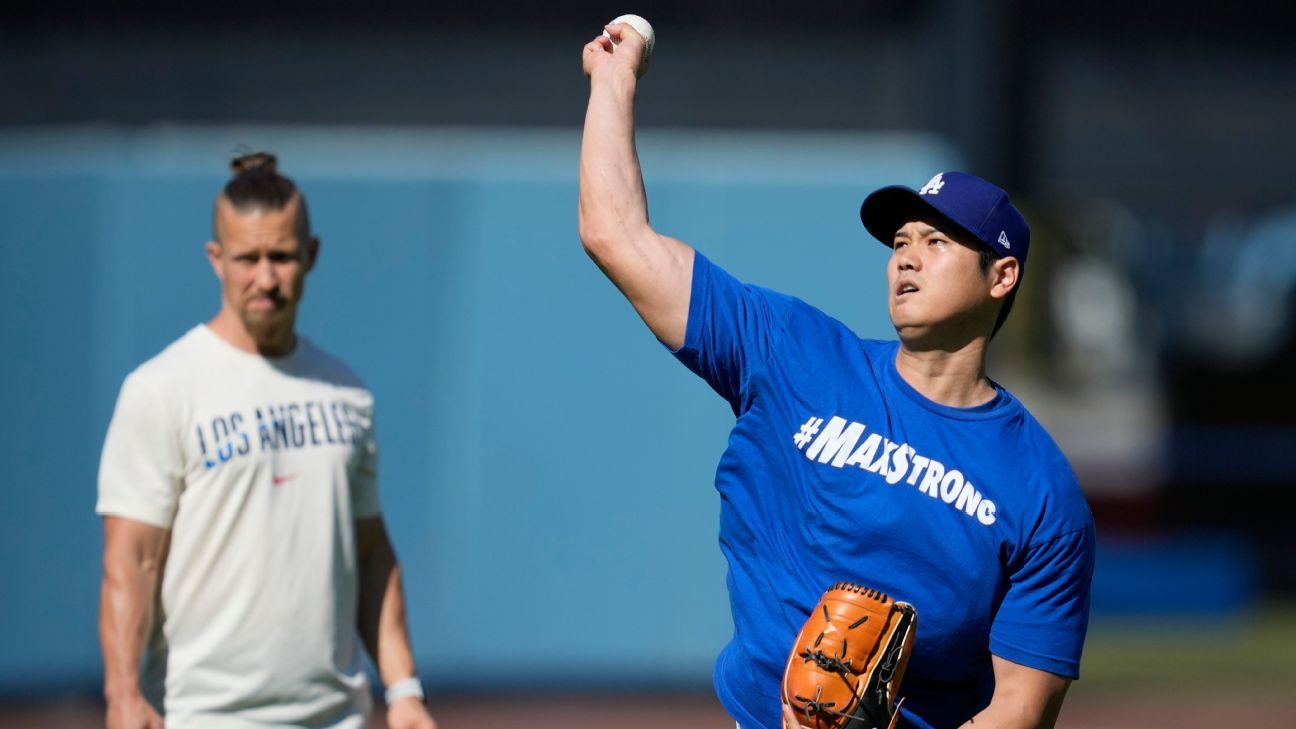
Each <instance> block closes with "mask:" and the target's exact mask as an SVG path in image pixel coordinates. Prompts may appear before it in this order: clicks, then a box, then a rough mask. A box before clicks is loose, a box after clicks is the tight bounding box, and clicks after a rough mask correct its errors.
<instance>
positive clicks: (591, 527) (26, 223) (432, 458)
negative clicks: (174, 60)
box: [0, 127, 957, 692]
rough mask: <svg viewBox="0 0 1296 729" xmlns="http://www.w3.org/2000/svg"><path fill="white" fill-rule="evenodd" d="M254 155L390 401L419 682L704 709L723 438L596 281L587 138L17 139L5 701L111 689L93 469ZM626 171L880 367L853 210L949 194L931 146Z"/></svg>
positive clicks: (312, 328)
mask: <svg viewBox="0 0 1296 729" xmlns="http://www.w3.org/2000/svg"><path fill="white" fill-rule="evenodd" d="M240 144H242V145H247V146H248V147H251V148H266V149H270V150H272V151H274V152H276V153H277V154H278V155H279V157H280V160H281V166H282V168H283V169H284V171H285V172H287V173H288V174H290V175H292V176H294V177H295V178H296V179H297V181H298V183H299V184H300V185H301V187H302V188H303V189H304V190H305V191H306V193H307V195H308V199H309V202H310V205H311V213H312V218H313V222H314V224H315V228H316V231H317V232H318V233H319V235H320V236H321V237H322V239H323V248H322V252H321V258H320V262H319V265H318V267H317V268H316V270H315V272H314V273H313V274H312V275H311V278H310V279H309V287H308V295H307V297H306V300H305V303H304V306H303V312H302V316H301V319H300V322H299V324H300V329H301V331H302V332H304V333H305V334H306V335H307V336H309V337H311V338H313V339H314V340H316V341H317V342H319V343H321V344H322V345H323V346H325V347H327V348H330V349H332V350H334V351H336V352H337V353H339V354H341V355H342V356H343V357H344V358H345V359H347V360H348V361H349V362H350V363H351V364H352V365H353V366H354V367H355V368H356V369H357V370H358V371H360V372H361V374H362V375H364V377H365V378H366V379H367V381H368V382H369V384H370V386H371V387H372V388H373V390H374V392H375V395H376V397H377V402H378V427H379V429H380V437H381V446H382V457H381V458H382V483H383V498H384V503H385V505H386V514H387V519H388V524H389V527H390V529H391V531H392V535H393V539H394V540H395V543H396V547H397V550H398V552H399V553H400V556H401V558H402V562H403V564H404V566H405V570H406V581H405V587H406V591H407V593H408V596H409V599H410V601H411V606H412V614H411V620H412V624H411V629H412V633H413V637H414V641H415V644H416V649H417V654H418V661H419V664H420V666H421V668H422V671H423V673H424V675H425V676H426V677H427V678H428V679H429V680H430V681H431V682H432V683H433V684H434V685H437V684H439V685H441V686H443V687H456V688H460V687H469V688H471V687H473V686H477V685H482V686H484V685H487V684H488V682H494V681H497V680H498V675H499V670H500V665H501V662H505V663H507V664H508V666H509V671H508V672H509V674H510V675H514V676H530V677H534V676H543V677H544V678H543V679H542V683H547V684H551V685H552V684H558V683H562V682H566V681H581V682H582V685H585V686H589V685H595V684H605V685H606V684H637V685H701V684H705V683H706V681H707V680H708V677H709V672H710V664H711V661H712V659H713V658H714V655H715V653H716V652H717V651H718V650H719V648H720V647H721V646H722V645H723V644H724V642H725V641H726V640H727V639H728V637H729V634H730V631H731V626H730V622H729V617H728V607H727V603H726V595H725V589H724V564H723V560H722V558H721V556H720V553H719V550H718V548H717V547H716V543H715V532H716V517H717V513H718V501H717V499H716V496H715V492H714V490H713V488H712V486H711V479H712V475H713V473H714V470H715V465H716V462H717V459H718V457H719V454H720V452H721V450H722V449H723V447H724V444H725V440H726V437H727V434H728V428H729V426H730V425H731V423H732V416H731V415H730V414H729V412H728V409H727V406H726V405H725V404H724V402H723V401H721V400H720V399H719V398H718V397H716V396H715V395H714V394H713V393H711V391H710V390H709V389H708V388H707V387H706V385H705V384H704V383H702V382H701V381H700V380H697V379H695V378H694V377H693V376H692V375H691V374H689V373H688V372H687V371H686V370H684V369H683V368H682V367H681V366H679V365H678V364H677V363H675V362H674V360H673V358H671V357H670V356H669V354H668V353H667V352H666V351H665V350H664V349H663V348H662V347H661V346H660V345H659V344H658V343H657V342H656V341H655V340H654V339H653V338H652V336H651V335H650V334H649V333H648V331H647V330H646V329H645V328H644V327H643V326H642V324H641V323H640V322H639V320H638V319H637V317H636V316H635V314H634V312H633V311H632V310H631V308H630V307H629V305H628V304H627V303H626V302H625V301H624V299H622V298H621V296H620V295H619V294H618V293H617V291H616V290H615V289H614V288H613V286H612V285H611V284H610V283H608V282H607V281H606V280H605V279H604V278H603V277H602V275H601V274H600V273H599V272H598V270H597V269H596V268H595V267H594V266H593V264H591V263H590V262H589V260H588V259H587V258H586V257H585V255H584V253H583V252H582V251H581V249H580V243H579V241H578V238H577V235H576V168H577V158H578V151H579V150H578V145H579V133H578V131H577V130H574V129H573V130H559V131H530V130H501V131H494V132H483V131H474V130H466V129H463V130H460V129H441V130H396V129H321V128H246V129H242V128H227V127H222V128H210V129H205V128H174V127H155V128H147V129H142V130H137V131H124V130H118V129H112V128H106V129H104V128H91V129H79V130H69V131H54V132H24V133H8V134H4V135H0V220H2V221H3V223H2V225H3V227H2V228H0V230H3V234H2V235H3V239H2V242H0V246H2V247H0V251H2V252H3V259H2V260H3V262H4V268H3V271H4V274H3V275H4V279H5V281H4V284H3V285H0V309H2V310H3V312H4V315H3V324H2V325H3V330H0V334H2V338H0V341H2V342H4V356H3V358H2V359H0V374H3V377H2V378H0V380H2V381H3V382H4V385H3V387H4V405H5V411H6V413H7V415H8V418H7V424H6V426H5V434H6V437H5V438H3V439H0V457H3V459H4V462H5V468H4V473H5V474H6V475H5V481H6V482H5V483H4V485H3V487H2V488H0V547H3V553H4V555H5V558H4V568H3V571H2V572H0V646H3V648H2V649H0V692H13V691H20V692H21V691H27V690H32V691H35V690H45V689H49V688H56V687H93V686H94V685H95V684H96V682H97V681H98V676H99V670H100V669H99V653H98V643H97V634H96V623H95V621H96V612H97V601H98V587H99V574H100V571H99V570H100V567H99V558H100V544H101V539H102V535H101V529H100V525H99V520H98V518H97V517H96V516H95V515H94V513H93V507H94V500H95V474H96V469H97V462H98V453H99V447H100V444H101V442H102V438H103V434H104V430H105V428H106V427H107V423H108V419H109V416H110V415H111V411H112V406H113V402H114V399H115V397H116V393H117V387H118V386H119V384H120V382H121V379H122V377H123V376H125V374H126V373H127V372H128V371H130V369H131V368H133V367H134V366H135V365H137V364H138V363H139V362H141V361H143V360H144V359H146V358H148V357H149V356H151V355H152V354H154V353H156V352H157V351H158V350H160V349H161V348H162V347H163V346H164V345H165V344H166V343H167V342H169V341H170V340H172V339H174V338H175V337H177V336H178V335H179V334H181V333H182V332H183V331H185V330H186V329H187V328H188V327H190V326H192V325H194V324H195V323H197V322H200V321H205V320H207V319H208V318H210V317H211V315H212V314H213V313H214V312H215V311H216V308H217V305H218V298H217V297H218V292H217V289H216V286H215V280H214V278H213V276H212V274H211V271H210V268H209V267H208V265H207V262H206V260H205V258H204V257H203V254H202V244H203V243H204V242H205V241H206V240H207V237H208V232H209V226H210V206H211V202H212V198H213V196H214V194H215V192H216V191H217V190H218V189H219V187H220V185H221V184H223V182H224V180H225V179H226V174H225V172H224V165H225V163H226V161H227V159H228V157H229V156H230V154H231V153H232V152H233V151H234V150H235V148H236V146H237V145H240ZM639 145H640V154H641V159H642V161H643V165H644V167H645V178H646V182H647V186H648V191H649V202H650V209H651V215H652V219H653V222H654V224H655V226H656V227H657V229H658V230H659V231H661V232H664V233H667V234H670V235H674V236H676V237H679V238H682V239H683V240H685V241H687V242H689V243H691V244H693V245H695V246H697V247H698V248H699V249H701V250H702V251H703V252H705V253H706V254H707V255H708V256H710V257H711V258H712V259H714V260H716V261H717V262H719V263H721V264H722V265H724V266H726V267H727V268H729V269H730V270H731V271H733V272H734V273H735V274H737V275H739V276H740V277H743V278H746V279H747V280H750V281H752V282H755V283H760V284H763V285H767V286H771V287H774V288H778V289H781V290H784V291H787V292H789V293H792V294H795V295H798V296H801V297H802V298H804V299H806V300H808V301H810V302H812V303H814V304H817V305H819V306H820V307H822V308H823V309H825V310H826V311H828V312H829V313H831V314H833V315H835V316H837V317H839V318H841V319H843V320H845V321H846V322H847V323H849V324H851V325H852V326H853V327H855V329H856V331H857V332H859V333H860V334H862V335H866V336H879V337H887V336H891V333H892V332H891V329H890V327H889V325H888V323H887V320H886V315H885V306H884V298H883V297H884V296H885V293H884V273H883V264H884V261H885V259H886V255H885V249H884V248H883V247H882V246H880V245H877V244H876V243H874V242H872V240H871V239H869V238H867V237H866V235H865V233H864V231H863V229H862V227H861V226H860V223H859V218H858V216H857V211H858V206H859V203H860V201H861V200H862V199H863V196H864V195H865V194H866V193H867V192H868V191H870V190H872V189H873V188H875V187H877V186H880V185H882V184H889V183H892V182H897V181H898V182H904V183H907V184H911V185H915V186H916V185H920V184H921V183H922V182H924V181H925V180H926V179H927V178H928V177H929V176H930V175H931V174H932V173H933V172H935V171H938V170H940V169H945V168H949V167H954V166H957V162H956V160H955V159H954V157H953V155H952V153H951V152H949V150H948V149H947V148H946V147H944V146H943V145H941V144H939V143H938V142H936V141H934V140H932V139H929V138H924V137H919V136H913V135H890V136H888V135H881V136H878V135H874V136H868V137H865V136H853V135H797V134H781V135H772V134H747V133H743V134H718V133H715V134H705V133H672V132H666V131H655V132H653V131H650V132H644V133H641V135H640V139H639ZM626 625H629V626H633V629H632V630H628V631H627V630H626V629H625V627H624V626H626ZM612 635H615V636H616V640H601V639H592V638H591V637H590V636H612Z"/></svg>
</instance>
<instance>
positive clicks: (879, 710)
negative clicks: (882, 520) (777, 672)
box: [783, 582, 918, 729]
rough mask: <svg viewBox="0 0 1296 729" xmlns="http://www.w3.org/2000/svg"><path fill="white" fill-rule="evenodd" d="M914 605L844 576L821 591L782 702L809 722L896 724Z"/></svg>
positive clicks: (815, 726) (857, 726) (885, 727)
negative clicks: (897, 699)
mask: <svg viewBox="0 0 1296 729" xmlns="http://www.w3.org/2000/svg"><path fill="white" fill-rule="evenodd" d="M917 622H918V617H917V614H916V613H915V611H914V609H913V606H912V605H909V604H908V603H903V602H896V601H895V600H892V599H891V598H889V597H887V596H886V595H884V594H882V593H880V592H878V591H877V590H871V589H869V588H866V587H861V586H860V585H855V584H852V583H849V582H839V583H837V584H835V585H833V586H832V587H830V588H828V590H827V591H826V592H824V594H823V596H822V597H820V598H819V604H817V605H815V607H814V610H812V611H811V613H810V616H809V617H808V618H807V619H806V622H805V624H804V625H803V626H802V627H801V632H800V634H798V635H797V639H796V642H795V643H794V644H793V646H792V652H791V653H790V654H789V655H788V662H787V668H786V669H784V672H783V703H785V704H787V705H788V706H789V707H791V709H792V714H793V715H794V716H795V717H796V720H797V722H798V723H799V724H800V725H801V726H802V727H806V728H807V729H892V728H893V727H895V725H896V720H897V718H898V717H899V715H900V712H899V709H900V706H899V704H897V703H896V693H897V692H898V691H899V688H900V680H901V679H902V678H903V677H904V672H905V668H906V667H907V666H908V664H909V654H910V652H911V651H912V649H913V638H914V629H915V627H916V626H917Z"/></svg>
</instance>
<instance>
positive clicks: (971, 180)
mask: <svg viewBox="0 0 1296 729" xmlns="http://www.w3.org/2000/svg"><path fill="white" fill-rule="evenodd" d="M933 215H934V216H935V218H936V220H937V221H938V222H946V223H948V224H951V225H953V226H954V228H955V229H956V230H958V231H961V232H963V233H966V234H967V235H968V236H969V237H971V238H972V239H973V240H977V241H980V242H982V243H984V244H986V245H987V246H989V247H990V249H991V250H993V251H994V252H995V253H996V254H997V255H998V256H999V257H1000V258H1004V257H1006V256H1012V257H1013V258H1016V259H1017V262H1018V263H1019V264H1020V265H1021V267H1022V268H1023V269H1025V267H1026V251H1027V250H1028V249H1029V248H1030V226H1029V225H1027V224H1026V218H1024V217H1022V214H1021V212H1020V211H1018V210H1017V208H1015V207H1013V204H1012V203H1011V202H1009V201H1008V193H1006V192H1004V191H1003V190H1001V189H999V188H998V187H996V186H994V185H992V184H990V183H989V182H986V181H985V180H983V179H981V178H980V177H977V176H975V175H969V174H967V173H966V172H941V173H940V174H938V175H936V176H935V177H933V178H931V179H930V180H928V181H927V184H926V185H923V186H922V187H921V188H919V189H917V190H914V189H913V188H910V187H905V186H904V185H892V186H890V187H884V188H882V189H880V190H876V191H874V192H873V193H872V194H871V195H869V196H868V197H866V198H864V204H863V205H861V206H860V220H862V221H864V227H865V228H867V229H868V232H869V233H871V234H872V235H873V237H874V238H877V239H878V240H880V241H882V243H884V244H885V245H886V246H888V247H890V246H891V244H892V243H893V242H894V241H895V232H896V231H897V230H899V229H900V226H902V225H904V224H905V223H907V222H909V221H910V220H913V219H915V218H930V217H932V216H933Z"/></svg>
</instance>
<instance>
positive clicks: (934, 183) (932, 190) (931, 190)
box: [918, 172, 945, 195]
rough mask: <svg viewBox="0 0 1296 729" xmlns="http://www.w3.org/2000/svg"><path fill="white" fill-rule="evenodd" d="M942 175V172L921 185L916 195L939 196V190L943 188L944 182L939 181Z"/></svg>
mask: <svg viewBox="0 0 1296 729" xmlns="http://www.w3.org/2000/svg"><path fill="white" fill-rule="evenodd" d="M944 174H945V173H944V172H942V173H940V174H938V175H936V176H935V177H933V178H931V179H930V180H928V181H927V184H926V185H923V186H922V189H921V190H919V191H918V194H919V195H939V194H940V190H941V188H942V187H945V180H943V179H941V177H942V176H943V175H944Z"/></svg>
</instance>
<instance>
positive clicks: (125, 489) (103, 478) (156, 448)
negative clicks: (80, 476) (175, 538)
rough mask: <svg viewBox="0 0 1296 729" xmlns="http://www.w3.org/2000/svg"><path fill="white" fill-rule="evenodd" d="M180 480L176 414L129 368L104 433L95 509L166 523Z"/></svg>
mask: <svg viewBox="0 0 1296 729" xmlns="http://www.w3.org/2000/svg"><path fill="white" fill-rule="evenodd" d="M183 482H184V456H183V452H182V450H181V444H180V434H179V433H178V432H177V429H176V426H175V418H174V414H173V412H172V411H171V410H170V409H169V408H168V407H167V401H166V399H165V398H163V397H162V396H161V395H160V394H158V393H156V392H154V391H153V388H152V387H150V385H149V383H148V381H147V380H146V379H145V378H143V377H141V376H140V374H139V373H138V372H135V373H131V375H130V376H128V377H127V378H126V380H125V382H123V383H122V387H121V391H120V392H119V393H118V395H117V405H116V407H115V408H114V410H113V416H112V421H111V422H110V423H109V425H108V434H107V435H106V436H105V437H104V445H103V452H102V454H101V455H100V458H99V500H98V503H97V504H96V505H95V511H96V513H98V514H100V515H101V516H122V517H126V518H128V519H133V520H135V521H141V522H144V523H146V524H151V525H153V526H156V527H160V528H162V529H169V528H170V527H171V522H172V521H173V520H174V519H175V513H176V505H177V503H178V502H179V498H180V489H181V484H183Z"/></svg>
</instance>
